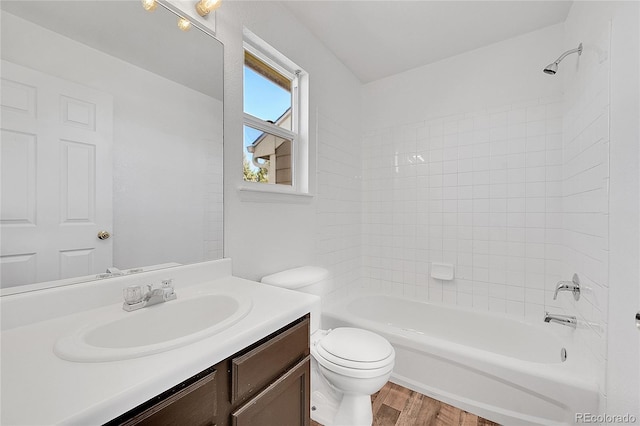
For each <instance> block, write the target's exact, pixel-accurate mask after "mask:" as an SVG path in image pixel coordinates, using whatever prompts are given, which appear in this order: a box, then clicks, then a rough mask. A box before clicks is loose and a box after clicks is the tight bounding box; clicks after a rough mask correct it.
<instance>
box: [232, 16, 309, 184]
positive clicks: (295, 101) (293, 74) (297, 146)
mask: <svg viewBox="0 0 640 426" xmlns="http://www.w3.org/2000/svg"><path fill="white" fill-rule="evenodd" d="M243 34H244V42H243V49H244V50H246V51H248V52H249V53H251V54H252V55H253V56H255V57H256V58H258V59H259V60H261V61H263V62H264V63H265V64H267V65H268V66H270V67H272V68H273V69H274V70H276V71H277V72H279V73H280V74H282V75H283V76H285V77H287V78H288V79H290V80H291V82H292V83H291V130H288V129H285V128H282V127H279V126H277V125H275V124H273V123H269V122H268V121H265V120H262V119H260V118H257V117H254V116H253V115H251V114H248V113H246V112H244V111H243V125H245V126H249V127H252V128H254V129H256V130H259V131H261V132H267V133H270V134H273V135H275V136H277V137H281V138H284V139H287V140H290V141H291V179H292V184H291V185H284V184H275V183H264V182H247V181H244V179H243V180H242V185H241V186H240V187H239V190H240V191H255V192H269V193H282V194H293V195H307V196H308V195H310V194H309V155H308V154H309V141H308V134H309V131H308V123H309V118H308V74H307V73H306V72H305V71H303V70H302V69H301V68H300V67H299V66H297V65H296V64H295V63H293V62H292V61H291V60H290V59H288V58H287V57H286V56H284V55H283V54H282V53H280V52H278V51H277V50H276V49H274V48H273V47H272V46H270V45H269V44H267V43H266V42H265V41H263V40H262V39H260V38H259V37H257V36H256V35H255V34H253V33H252V32H251V31H249V30H247V29H246V28H245V29H244V31H243ZM243 57H244V51H243ZM243 64H244V59H243ZM243 79H244V77H243ZM243 81H244V80H243ZM243 87H244V84H243ZM243 104H244V103H243ZM243 109H244V108H243ZM243 149H244V147H243ZM240 164H241V163H240Z"/></svg>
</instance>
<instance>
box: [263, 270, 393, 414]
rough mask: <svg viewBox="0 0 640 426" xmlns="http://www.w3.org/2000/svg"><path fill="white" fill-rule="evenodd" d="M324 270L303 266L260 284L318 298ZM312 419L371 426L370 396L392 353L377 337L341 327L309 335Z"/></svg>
mask: <svg viewBox="0 0 640 426" xmlns="http://www.w3.org/2000/svg"><path fill="white" fill-rule="evenodd" d="M328 277H329V271H327V270H326V269H324V268H319V267H315V266H304V267H301V268H296V269H289V270H286V271H282V272H278V273H276V274H273V275H268V276H266V277H264V278H262V282H263V283H265V284H270V285H273V286H277V287H283V288H288V289H292V290H297V291H302V292H305V293H311V294H315V295H318V296H323V295H324V294H325V293H326V291H327V290H328V288H327V287H328V286H329V281H328ZM311 355H312V358H311V418H312V419H313V420H315V421H317V422H319V423H321V424H323V425H325V426H370V425H371V423H372V421H373V415H372V411H371V395H372V394H373V393H375V392H377V391H379V390H380V389H381V388H382V386H384V384H385V383H386V382H387V380H389V377H390V376H391V372H392V370H393V365H394V361H395V351H394V349H393V347H392V346H391V344H390V343H389V342H388V341H387V340H386V339H385V338H383V337H382V336H379V335H377V334H375V333H372V332H370V331H367V330H362V329H359V328H352V327H340V328H335V329H333V330H311Z"/></svg>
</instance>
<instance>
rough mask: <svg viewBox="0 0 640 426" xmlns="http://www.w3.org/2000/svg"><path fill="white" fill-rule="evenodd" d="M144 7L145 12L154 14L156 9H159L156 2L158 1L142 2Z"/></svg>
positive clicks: (143, 0) (146, 0)
mask: <svg viewBox="0 0 640 426" xmlns="http://www.w3.org/2000/svg"><path fill="white" fill-rule="evenodd" d="M142 7H143V8H144V10H148V11H149V12H152V11H154V10H155V9H156V7H158V3H157V2H156V0H142Z"/></svg>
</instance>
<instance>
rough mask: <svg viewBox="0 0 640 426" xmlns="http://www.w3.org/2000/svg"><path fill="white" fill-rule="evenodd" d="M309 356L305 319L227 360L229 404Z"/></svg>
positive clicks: (253, 392)
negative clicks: (229, 366)
mask: <svg viewBox="0 0 640 426" xmlns="http://www.w3.org/2000/svg"><path fill="white" fill-rule="evenodd" d="M308 354H309V318H308V317H306V318H305V319H304V320H303V321H301V322H299V323H298V324H296V325H294V326H293V327H291V328H289V329H288V330H285V331H283V332H282V333H281V334H279V335H277V336H276V337H274V338H272V339H269V340H267V341H266V342H265V343H262V344H261V345H259V346H258V347H256V348H254V349H252V350H250V351H249V352H247V353H245V354H243V355H241V356H237V357H235V358H233V359H232V360H231V377H232V378H231V403H232V404H235V403H236V402H238V401H241V400H243V399H245V398H247V397H249V396H251V395H253V394H255V393H256V392H258V391H259V390H260V389H262V388H264V387H265V386H267V385H268V384H269V383H271V382H272V381H273V380H274V379H276V378H277V377H278V376H280V375H282V373H284V372H285V371H287V370H288V369H289V368H291V367H293V366H294V365H295V364H296V363H298V362H299V361H300V360H301V359H303V358H304V357H305V356H307V355H308Z"/></svg>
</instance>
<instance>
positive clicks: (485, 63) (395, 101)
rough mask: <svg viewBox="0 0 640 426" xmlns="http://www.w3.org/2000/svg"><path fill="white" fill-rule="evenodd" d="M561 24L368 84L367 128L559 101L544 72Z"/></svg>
mask: <svg viewBox="0 0 640 426" xmlns="http://www.w3.org/2000/svg"><path fill="white" fill-rule="evenodd" d="M562 37H563V30H562V24H559V25H554V26H551V27H548V28H545V29H542V30H539V31H534V32H532V33H529V34H525V35H522V36H520V37H515V38H512V39H509V40H505V41H503V42H499V43H495V44H492V45H489V46H486V47H483V48H480V49H476V50H473V51H471V52H467V53H464V54H461V55H457V56H454V57H451V58H448V59H445V60H442V61H439V62H436V63H434V64H430V65H427V66H424V67H419V68H415V69H413V70H410V71H407V72H404V73H401V74H397V75H394V76H391V77H389V78H385V79H382V80H379V81H375V82H373V83H369V84H367V85H365V86H364V89H363V102H362V110H363V129H365V131H368V130H370V129H376V128H380V127H388V126H389V125H391V124H402V123H412V122H416V121H420V120H425V119H431V118H435V117H446V116H450V115H453V114H461V113H466V112H473V111H480V110H485V109H488V108H492V107H500V106H503V105H507V104H512V103H515V102H518V101H529V100H531V99H539V98H542V99H545V98H548V97H552V98H553V97H556V96H558V94H560V93H561V90H562V87H561V85H562V82H561V81H560V80H559V79H553V78H549V76H547V75H546V74H543V73H542V72H541V70H542V68H544V67H545V66H546V65H547V64H548V63H549V62H551V61H553V60H554V59H555V58H554V57H553V56H554V55H555V54H556V53H555V52H556V51H558V50H559V49H560V48H561V46H562Z"/></svg>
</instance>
